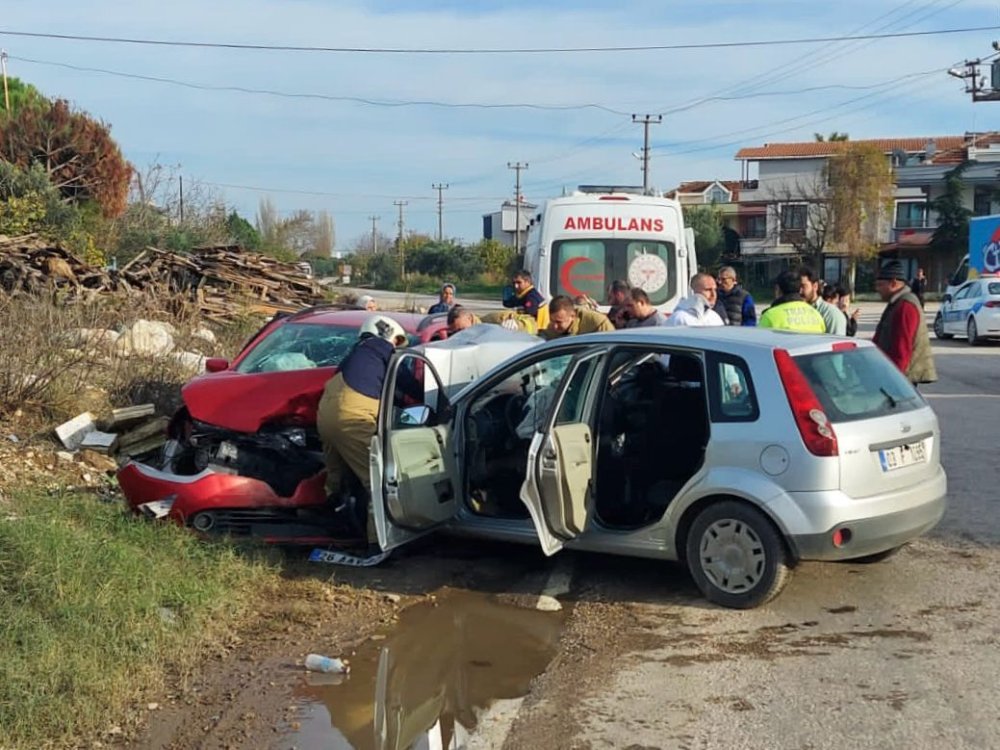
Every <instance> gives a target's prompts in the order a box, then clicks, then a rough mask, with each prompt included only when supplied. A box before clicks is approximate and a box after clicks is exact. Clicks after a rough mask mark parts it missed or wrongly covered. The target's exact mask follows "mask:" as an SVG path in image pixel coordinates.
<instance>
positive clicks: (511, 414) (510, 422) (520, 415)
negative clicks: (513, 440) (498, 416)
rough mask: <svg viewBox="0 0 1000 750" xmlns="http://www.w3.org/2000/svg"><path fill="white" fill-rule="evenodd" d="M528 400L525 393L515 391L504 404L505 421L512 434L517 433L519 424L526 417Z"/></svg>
mask: <svg viewBox="0 0 1000 750" xmlns="http://www.w3.org/2000/svg"><path fill="white" fill-rule="evenodd" d="M527 400H528V399H527V397H526V396H524V395H523V394H521V393H515V394H514V395H513V396H511V397H510V398H509V399H507V403H506V404H505V405H504V412H503V415H504V421H506V422H507V429H508V430H509V431H510V434H511V435H516V434H517V426H518V425H519V424H521V420H522V419H524V404H525V403H526V402H527Z"/></svg>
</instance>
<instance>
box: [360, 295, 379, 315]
mask: <svg viewBox="0 0 1000 750" xmlns="http://www.w3.org/2000/svg"><path fill="white" fill-rule="evenodd" d="M358 309H359V310H367V311H368V312H375V311H376V310H378V302H376V301H375V298H374V297H372V296H371V295H370V294H362V295H361V296H360V297H358Z"/></svg>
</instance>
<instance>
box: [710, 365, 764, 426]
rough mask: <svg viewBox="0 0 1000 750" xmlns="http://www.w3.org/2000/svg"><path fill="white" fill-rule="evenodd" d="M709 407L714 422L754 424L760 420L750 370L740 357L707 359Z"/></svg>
mask: <svg viewBox="0 0 1000 750" xmlns="http://www.w3.org/2000/svg"><path fill="white" fill-rule="evenodd" d="M708 376H709V377H708V388H709V393H708V403H709V409H710V410H711V414H712V421H713V422H754V421H756V420H757V418H758V417H759V416H760V409H759V407H758V406H757V393H756V391H755V390H754V386H753V379H752V378H751V377H750V370H749V368H748V367H747V364H746V362H744V361H743V360H742V359H740V358H739V357H734V356H732V355H729V354H719V353H711V354H709V355H708Z"/></svg>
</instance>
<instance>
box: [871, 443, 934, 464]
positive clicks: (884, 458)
mask: <svg viewBox="0 0 1000 750" xmlns="http://www.w3.org/2000/svg"><path fill="white" fill-rule="evenodd" d="M878 460H879V463H880V464H882V471H895V470H896V469H902V468H904V467H906V466H913V465H914V464H920V463H923V462H924V461H926V460H927V448H926V447H925V445H924V441H923V440H921V441H920V442H919V443H910V444H909V445H897V446H896V447H895V448H885V449H884V450H880V451H879V452H878Z"/></svg>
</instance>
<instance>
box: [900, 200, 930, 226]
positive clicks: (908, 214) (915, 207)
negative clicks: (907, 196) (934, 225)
mask: <svg viewBox="0 0 1000 750" xmlns="http://www.w3.org/2000/svg"><path fill="white" fill-rule="evenodd" d="M895 226H896V229H923V228H925V227H926V226H927V204H926V203H923V202H913V201H910V202H905V203H902V202H901V203H897V204H896V224H895Z"/></svg>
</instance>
